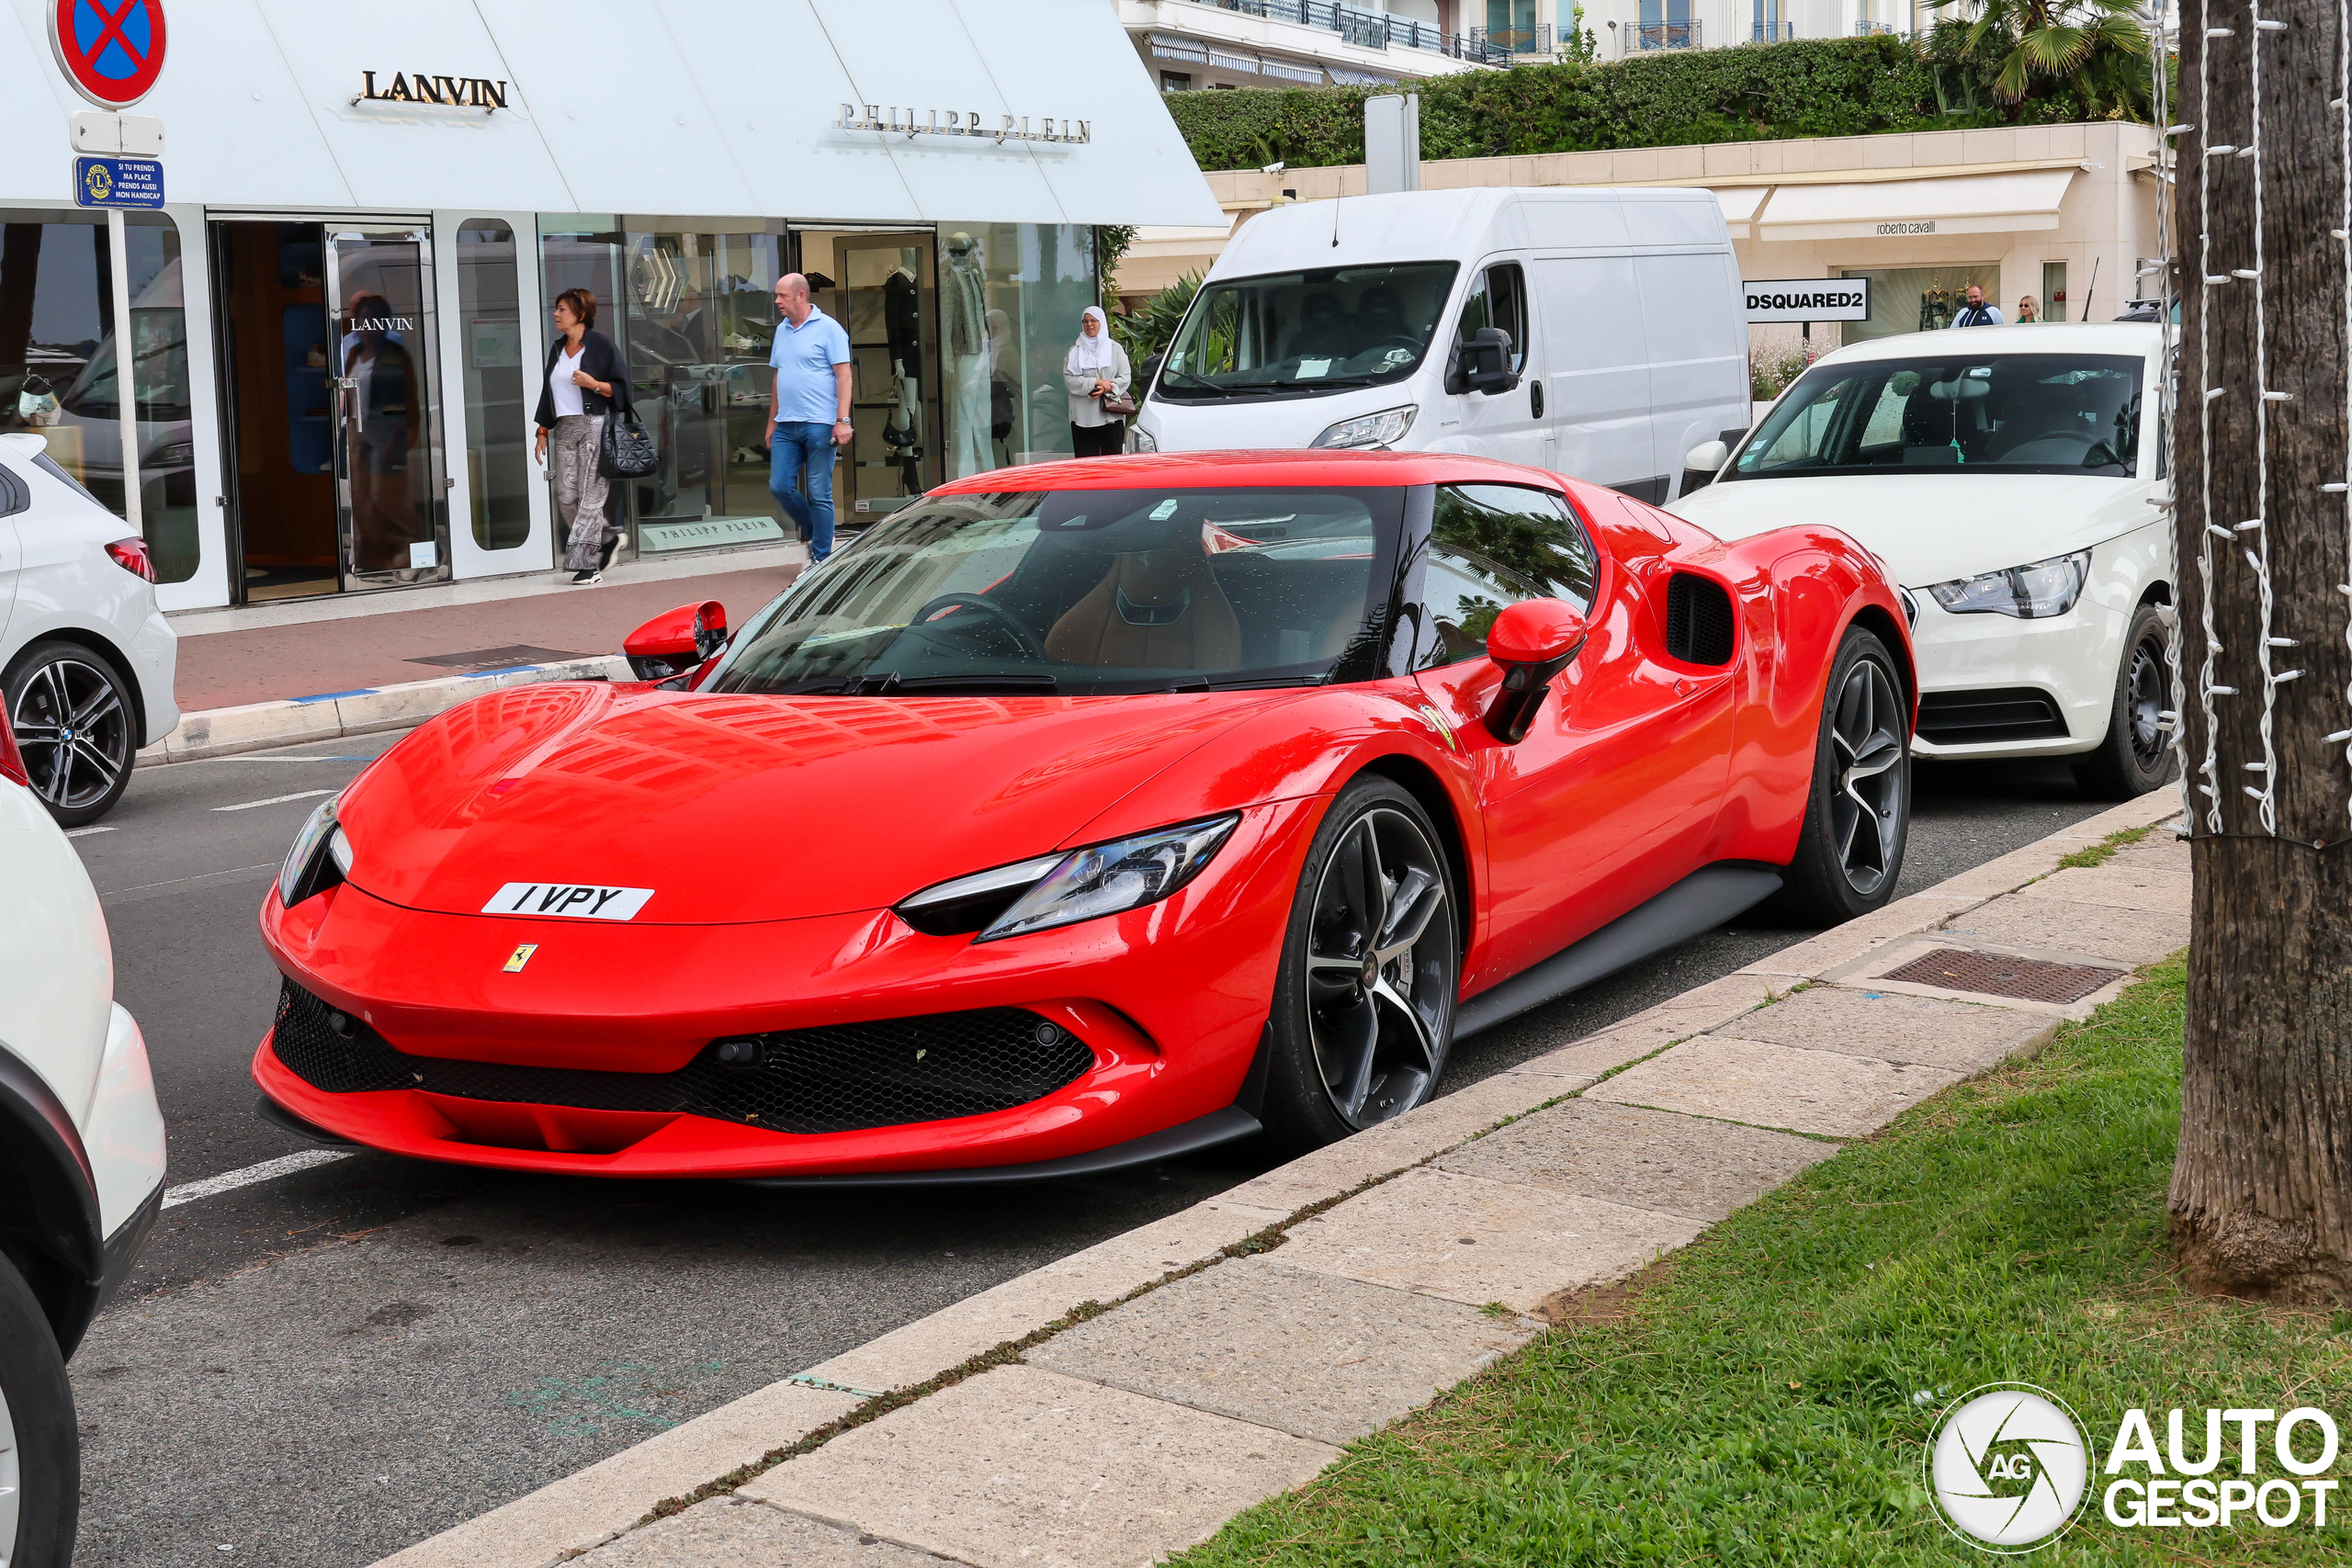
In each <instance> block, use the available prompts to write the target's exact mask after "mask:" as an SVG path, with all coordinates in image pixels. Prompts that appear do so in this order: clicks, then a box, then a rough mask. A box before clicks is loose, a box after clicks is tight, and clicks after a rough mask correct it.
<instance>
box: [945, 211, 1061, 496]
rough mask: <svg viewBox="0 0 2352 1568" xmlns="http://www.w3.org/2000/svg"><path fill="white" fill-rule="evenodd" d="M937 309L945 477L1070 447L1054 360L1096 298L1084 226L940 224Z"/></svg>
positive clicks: (1033, 458)
mask: <svg viewBox="0 0 2352 1568" xmlns="http://www.w3.org/2000/svg"><path fill="white" fill-rule="evenodd" d="M939 247H940V248H939V293H940V303H939V316H940V323H939V330H940V337H941V345H942V351H943V353H944V355H945V361H944V365H943V367H942V368H941V372H940V375H941V379H942V382H943V385H944V390H945V392H946V394H947V398H946V400H947V421H946V423H947V477H948V478H949V479H961V478H962V477H964V476H965V475H967V474H976V473H980V472H982V471H984V470H986V469H989V468H1003V467H1007V466H1010V465H1012V464H1016V463H1036V462H1044V461H1046V460H1048V459H1051V458H1055V457H1069V455H1070V452H1071V451H1072V449H1073V448H1072V445H1071V440H1070V423H1069V389H1068V388H1067V387H1065V386H1064V384H1063V382H1062V363H1063V361H1064V360H1066V359H1067V358H1069V350H1070V345H1071V344H1073V343H1075V342H1076V341H1077V340H1078V336H1079V322H1080V317H1082V316H1083V315H1084V314H1085V311H1086V307H1088V306H1089V305H1091V304H1093V303H1094V295H1095V278H1094V236H1093V231H1091V229H1090V228H1088V227H1087V226H1086V225H1084V224H1074V223H985V224H984V223H970V224H953V223H948V224H942V225H941V226H940V241H939Z"/></svg>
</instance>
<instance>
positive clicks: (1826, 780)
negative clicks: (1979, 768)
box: [1773, 626, 1911, 927]
mask: <svg viewBox="0 0 2352 1568" xmlns="http://www.w3.org/2000/svg"><path fill="white" fill-rule="evenodd" d="M1903 693H1904V685H1903V680H1902V677H1901V674H1900V673H1899V671H1898V668H1897V666H1896V664H1895V662H1894V655H1893V654H1891V653H1889V652H1888V651H1887V650H1886V644H1884V643H1883V642H1881V641H1880V640H1879V639H1878V637H1877V636H1876V635H1875V634H1873V633H1871V632H1870V631H1868V630H1866V629H1864V628H1863V627H1861V626H1849V627H1847V628H1846V636H1845V637H1844V639H1843V640H1841V641H1840V642H1839V643H1838V657H1837V659H1836V660H1835V661H1833V662H1832V663H1831V665H1830V667H1829V682H1828V685H1827V687H1826V690H1825V692H1824V694H1823V696H1822V701H1821V728H1820V729H1819V731H1818V732H1817V734H1816V735H1815V739H1814V748H1813V785H1812V788H1811V790H1810V792H1809V793H1808V795H1807V796H1806V799H1805V807H1804V831H1803V832H1802V833H1801V834H1800V835H1799V836H1798V839H1797V852H1796V858H1795V859H1794V860H1793V861H1792V862H1790V863H1789V866H1788V869H1787V872H1786V873H1785V874H1784V876H1783V880H1782V884H1781V893H1780V896H1779V897H1778V898H1777V899H1776V900H1775V901H1774V905H1773V908H1774V909H1775V910H1776V911H1777V912H1778V913H1780V914H1781V916H1782V917H1783V918H1786V919H1792V920H1794V921H1796V922H1797V923H1799V924H1802V925H1807V926H1825V927H1826V926H1835V925H1842V924H1844V923H1845V922H1846V921H1848V920H1850V919H1854V918H1855V917H1856V916H1858V915H1867V914H1869V913H1870V912H1871V910H1872V909H1877V908H1883V907H1884V906H1885V905H1886V904H1887V903H1888V902H1889V901H1890V900H1892V899H1893V898H1894V885H1895V884H1896V882H1898V881H1900V880H1901V879H1902V875H1903V851H1904V847H1905V844H1907V843H1908V842H1909V840H1910V836H1911V708H1910V704H1909V702H1908V700H1907V699H1906V698H1905V696H1904V694H1903Z"/></svg>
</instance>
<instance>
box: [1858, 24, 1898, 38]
mask: <svg viewBox="0 0 2352 1568" xmlns="http://www.w3.org/2000/svg"><path fill="white" fill-rule="evenodd" d="M1893 31H1894V23H1893V22H1856V23H1855V24H1854V36H1855V37H1856V38H1868V37H1870V36H1871V34H1872V33H1891V32H1893Z"/></svg>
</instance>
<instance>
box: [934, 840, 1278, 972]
mask: <svg viewBox="0 0 2352 1568" xmlns="http://www.w3.org/2000/svg"><path fill="white" fill-rule="evenodd" d="M1240 823H1241V818H1240V816H1239V814H1238V813H1235V814H1231V815H1227V816H1224V817H1213V818H1208V819H1207V820H1205V821H1200V822H1185V823H1181V824H1179V825H1178V826H1176V827H1173V828H1160V829H1155V830H1153V831H1151V832H1148V833H1138V834H1136V836H1135V837H1134V838H1132V839H1119V840H1114V841H1113V842H1111V843H1107V844H1093V845H1090V846H1089V847H1087V848H1085V849H1082V850H1072V851H1070V852H1069V853H1068V854H1058V855H1040V856H1038V857H1037V858H1036V859H1035V860H1026V861H1022V862H1020V863H1018V864H1014V865H1007V866H1000V867H998V868H997V869H996V870H994V871H983V872H978V873H976V874H973V875H970V876H959V877H957V878H956V879H955V880H954V881H952V882H942V883H940V884H938V885H937V886H932V887H926V888H924V889H923V890H922V892H920V893H917V894H915V895H913V896H912V897H908V898H905V899H902V900H901V901H900V902H899V905H898V907H897V908H898V915H899V919H902V920H904V921H906V922H907V924H909V925H910V926H912V927H914V929H915V930H917V931H922V932H925V933H927V934H929V935H932V936H956V935H960V934H962V933H963V932H965V931H978V932H979V935H978V936H976V937H974V938H973V939H972V940H973V941H975V942H994V941H996V940H997V939H998V938H1000V937H1008V936H1021V935H1023V934H1025V933H1026V932H1029V931H1049V930H1051V929H1052V928H1053V927H1055V926H1067V925H1074V924H1076V923H1077V922H1078V921H1080V920H1091V919H1094V918H1095V917H1096V916H1098V915H1116V914H1119V913H1122V912H1123V911H1125V910H1128V909H1136V908H1142V907H1143V906H1144V905H1146V904H1152V903H1157V902H1158V901H1159V900H1160V899H1162V898H1165V897H1168V896H1169V895H1170V893H1173V892H1175V891H1176V890H1177V889H1178V888H1180V887H1182V886H1184V884H1186V883H1188V882H1190V881H1192V880H1193V877H1195V876H1197V875H1199V874H1200V872H1201V868H1202V867H1203V866H1205V865H1207V864H1208V863H1209V862H1210V860H1211V859H1213V858H1214V857H1215V856H1216V852H1217V851H1218V850H1219V849H1221V848H1223V847H1224V844H1225V841H1226V840H1227V839H1228V838H1229V837H1231V836H1232V833H1233V829H1235V828H1237V827H1238V826H1239V825H1240Z"/></svg>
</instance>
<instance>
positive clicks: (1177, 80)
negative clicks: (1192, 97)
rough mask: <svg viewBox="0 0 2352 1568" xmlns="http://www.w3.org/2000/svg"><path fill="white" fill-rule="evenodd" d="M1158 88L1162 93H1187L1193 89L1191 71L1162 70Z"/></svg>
mask: <svg viewBox="0 0 2352 1568" xmlns="http://www.w3.org/2000/svg"><path fill="white" fill-rule="evenodd" d="M1159 90H1160V91H1161V92H1163V93H1189V92H1191V91H1192V90H1193V73H1191V72H1189V71H1162V72H1161V73H1159Z"/></svg>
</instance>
